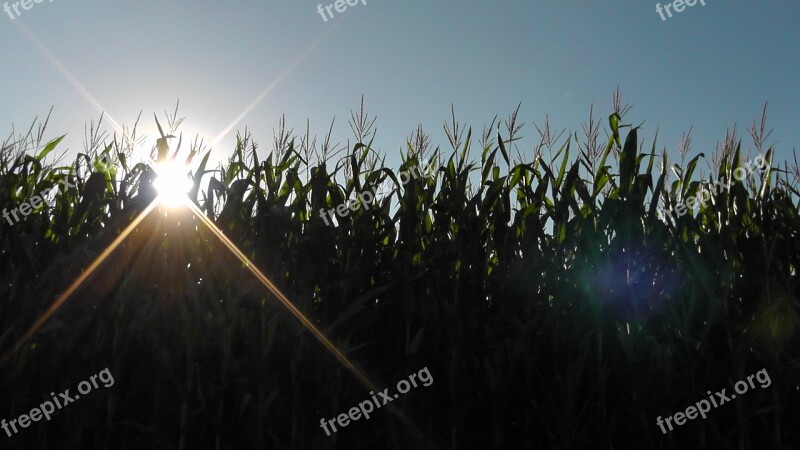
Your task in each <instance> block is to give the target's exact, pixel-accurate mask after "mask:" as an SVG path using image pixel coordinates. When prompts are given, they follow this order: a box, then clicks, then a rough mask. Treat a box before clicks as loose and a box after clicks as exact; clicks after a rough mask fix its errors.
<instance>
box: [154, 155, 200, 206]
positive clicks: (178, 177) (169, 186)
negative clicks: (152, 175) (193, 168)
mask: <svg viewBox="0 0 800 450" xmlns="http://www.w3.org/2000/svg"><path fill="white" fill-rule="evenodd" d="M152 167H153V170H155V172H156V179H155V181H154V182H153V185H154V186H155V188H156V191H157V192H158V202H159V203H161V204H162V205H164V206H168V207H171V208H175V207H179V206H182V205H186V203H187V202H188V201H189V197H188V194H189V191H190V190H191V189H192V179H191V178H190V177H189V167H188V166H187V165H186V164H183V163H181V162H180V161H174V160H173V161H166V162H160V163H154V164H152Z"/></svg>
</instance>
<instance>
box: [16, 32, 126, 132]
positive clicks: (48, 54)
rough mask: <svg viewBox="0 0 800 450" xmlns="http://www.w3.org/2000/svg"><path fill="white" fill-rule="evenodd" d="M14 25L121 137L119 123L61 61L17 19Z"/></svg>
mask: <svg viewBox="0 0 800 450" xmlns="http://www.w3.org/2000/svg"><path fill="white" fill-rule="evenodd" d="M14 23H16V24H17V26H18V27H19V29H20V30H22V34H24V35H25V37H26V38H27V39H28V40H29V41H31V43H32V44H33V45H34V46H35V47H36V49H37V50H39V53H41V54H42V55H44V57H45V58H46V59H47V60H48V61H50V63H51V64H52V65H54V66H55V67H56V69H58V71H59V72H61V74H62V75H64V77H65V78H66V79H67V81H69V82H70V84H71V85H72V87H74V88H75V89H76V90H77V91H78V93H79V94H80V95H81V96H82V97H83V98H84V99H85V100H86V101H87V102H89V103H90V104H91V105H92V106H93V107H94V108H95V109H97V111H98V112H100V113H103V114H104V115H105V116H106V117H107V118H108V121H109V122H110V123H111V126H113V127H114V129H115V130H116V131H117V132H119V133H120V134H121V135H122V134H124V131H123V129H122V127H121V126H120V125H119V123H117V121H116V120H114V118H113V117H111V114H109V113H108V112H106V111H105V110H104V109H103V107H102V106H100V103H98V101H97V100H95V99H94V97H92V94H90V93H89V91H87V90H86V89H85V88H84V87H83V85H81V83H80V82H78V80H77V79H76V78H75V77H74V76H73V75H72V73H71V72H70V71H69V70H67V68H66V67H64V65H63V64H61V61H59V60H58V58H56V57H55V55H53V53H51V52H50V50H48V49H47V47H45V46H44V44H42V42H41V41H40V40H39V39H38V38H37V37H36V36H35V35H34V34H33V33H32V32H31V31H30V30H29V29H28V27H26V26H25V25H23V24H22V22H21V21H20V20H19V18H18V19H17V20H15V21H14Z"/></svg>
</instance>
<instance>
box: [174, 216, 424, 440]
mask: <svg viewBox="0 0 800 450" xmlns="http://www.w3.org/2000/svg"><path fill="white" fill-rule="evenodd" d="M187 205H188V207H189V208H190V209H191V210H192V212H193V213H194V214H195V215H196V216H197V217H198V218H199V219H200V221H201V222H202V223H203V224H205V225H206V227H208V229H209V230H211V232H212V233H213V234H214V235H215V236H217V238H218V239H219V240H220V242H222V244H223V245H225V247H227V248H228V250H230V251H231V253H233V255H234V256H236V258H238V259H239V261H241V262H242V264H244V265H245V267H247V269H248V270H249V271H250V273H252V274H253V275H254V276H255V277H256V279H257V280H258V281H259V282H261V284H263V285H264V287H266V288H267V290H268V291H269V292H270V293H272V295H274V296H275V297H276V298H277V299H278V301H280V302H281V304H282V305H283V306H284V307H285V308H286V309H288V310H289V312H291V313H292V315H293V316H294V317H295V318H296V319H297V320H299V321H300V323H301V324H302V325H303V326H304V327H305V328H306V329H307V330H308V331H309V332H311V334H313V335H314V337H316V338H317V340H318V341H319V342H320V343H321V344H322V345H323V346H324V347H325V348H326V349H327V350H328V351H329V352H330V353H331V354H333V356H334V357H335V358H336V359H338V360H339V362H340V363H342V365H344V366H345V367H346V368H347V369H348V370H349V371H350V372H351V373H352V374H353V375H355V377H356V378H357V379H358V380H359V381H360V382H361V384H363V385H364V387H366V388H367V389H369V390H370V391H378V389H377V388H376V387H375V385H374V384H373V383H372V382H371V381H370V380H369V378H367V377H366V375H364V374H363V373H362V372H361V370H359V369H358V367H356V365H355V364H354V363H353V362H351V361H350V360H349V359H348V358H347V356H345V355H344V353H342V351H341V350H339V349H338V348H337V347H336V346H335V345H333V343H332V342H331V341H330V340H329V339H328V338H327V337H326V336H325V334H324V333H323V332H322V331H321V330H320V329H318V328H317V327H316V325H314V323H313V322H311V321H310V320H309V319H308V318H307V317H306V316H305V314H303V312H302V311H300V310H299V309H297V307H296V306H294V303H292V301H291V300H289V298H288V297H286V295H284V293H283V292H281V290H280V289H278V287H277V286H275V284H274V283H273V282H272V281H271V280H270V279H269V278H267V276H266V275H264V273H263V272H261V270H260V269H259V268H258V267H257V266H256V265H255V263H253V261H251V260H250V258H248V257H247V256H246V255H245V254H244V253H242V251H241V250H239V248H238V247H237V246H236V244H234V243H233V241H231V240H230V239H228V237H227V236H225V234H224V233H223V232H222V230H220V229H219V227H217V226H216V225H215V224H214V222H212V221H211V219H209V218H208V217H206V215H205V214H203V211H201V210H200V208H198V207H197V205H195V204H194V203H193V202H187ZM386 406H387V407H388V409H389V410H391V411H392V413H393V414H394V415H395V416H396V417H398V418H399V419H400V420H401V421H402V422H403V423H404V424H406V425H407V426H408V427H409V428H410V429H411V430H412V431H413V432H414V435H415V437H416V438H417V439H419V440H421V441H423V442H425V443H426V444H428V445H429V446H431V444H430V441H428V440H427V439H426V438H425V436H424V435H423V434H422V433H421V432H420V431H419V430H418V429H417V427H416V426H414V424H413V423H411V421H410V420H408V418H407V417H406V416H405V415H404V414H403V413H402V412H401V411H400V410H399V409H397V408H396V407H395V406H394V405H391V404H388V405H386Z"/></svg>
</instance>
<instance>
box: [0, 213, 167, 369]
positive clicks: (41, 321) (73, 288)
mask: <svg viewBox="0 0 800 450" xmlns="http://www.w3.org/2000/svg"><path fill="white" fill-rule="evenodd" d="M157 204H158V202H157V201H156V200H153V201H152V202H150V204H149V205H148V206H147V208H145V209H144V211H142V212H141V213H140V214H139V215H138V216H136V218H135V219H133V221H132V222H131V223H130V225H128V226H127V227H126V228H125V229H124V230H123V231H122V233H120V234H119V236H117V238H116V239H114V241H113V242H112V243H111V244H109V245H108V247H106V248H105V250H103V252H102V253H100V255H99V256H98V257H97V258H95V260H94V261H93V262H92V263H91V264H90V265H89V267H88V268H86V270H84V271H83V273H81V274H80V275H79V276H78V278H76V279H75V281H73V282H72V284H70V285H69V287H68V288H67V289H66V290H65V291H64V292H62V293H61V295H59V296H58V297H57V298H56V299H55V301H53V303H52V304H51V305H50V307H48V308H47V310H45V312H43V313H42V315H41V316H39V318H38V319H36V321H35V322H34V323H33V325H31V327H30V328H29V329H28V331H27V332H26V333H25V334H24V335H23V336H22V337H21V338H19V339H18V340H17V342H16V343H15V344H14V346H13V347H12V348H11V350H9V351H8V352H7V353H6V354H5V355H4V356H3V358H2V359H0V366H2V365H3V364H4V363H5V362H6V361H7V360H8V359H9V358H11V357H12V356H13V355H14V354H16V353H17V351H19V349H20V348H22V346H23V345H25V343H26V342H27V341H28V340H29V339H30V338H31V337H32V336H33V335H34V334H36V332H37V331H39V328H41V326H42V325H44V323H45V322H47V320H48V319H49V318H50V317H51V316H52V315H53V314H55V312H56V311H58V309H59V308H60V307H61V305H63V304H64V302H65V301H66V300H67V299H68V298H69V297H70V296H71V295H72V293H73V292H75V291H76V290H77V289H78V288H79V287H80V286H81V284H83V282H84V281H86V279H87V278H89V276H91V275H92V274H93V273H94V271H95V270H96V269H97V268H98V267H99V266H100V264H102V263H103V261H105V260H106V258H108V257H109V256H110V255H111V253H113V252H114V250H116V248H117V247H119V244H121V243H122V241H124V240H125V238H127V237H128V235H129V234H131V232H132V231H133V230H134V229H135V228H136V227H137V226H138V225H139V223H141V222H142V220H144V218H145V217H147V215H148V214H150V212H151V211H153V208H155V207H156V205H157Z"/></svg>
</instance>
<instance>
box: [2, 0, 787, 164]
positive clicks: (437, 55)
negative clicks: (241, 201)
mask: <svg viewBox="0 0 800 450" xmlns="http://www.w3.org/2000/svg"><path fill="white" fill-rule="evenodd" d="M366 3H367V4H366V5H362V4H360V3H359V4H358V5H357V6H352V7H348V9H347V10H346V11H345V12H343V13H336V16H335V17H334V18H332V19H329V20H328V21H327V22H325V21H323V19H322V17H321V16H320V15H319V14H318V13H317V5H318V4H319V2H308V1H303V0H301V1H286V0H270V1H266V2H265V1H255V0H244V1H239V2H236V3H233V2H231V3H223V2H211V1H203V0H201V1H192V2H189V1H184V0H174V1H158V2H156V1H137V2H107V1H99V0H54V1H52V2H50V1H47V0H45V1H44V2H43V3H38V4H34V5H33V7H32V8H31V9H30V10H27V11H22V14H21V16H20V17H17V18H15V19H14V20H11V18H10V17H9V16H8V14H5V13H4V14H2V15H0V42H2V44H1V45H2V47H3V49H2V52H3V53H2V55H3V63H2V67H3V68H4V70H2V71H0V83H2V86H3V89H2V93H1V94H0V96H2V102H0V124H1V125H2V128H0V131H1V132H2V134H3V135H4V137H5V136H7V135H8V133H9V132H10V131H11V127H12V124H14V125H16V126H17V128H18V129H20V128H25V127H27V126H28V125H29V124H30V123H31V121H32V119H33V118H34V117H35V116H37V115H39V116H43V115H46V113H47V111H48V110H49V109H50V107H51V106H54V111H53V116H52V120H51V123H50V127H49V130H48V133H47V137H48V138H52V137H55V136H58V135H60V134H63V133H67V134H68V136H67V139H66V141H65V144H66V146H67V147H69V149H70V152H69V154H70V155H74V154H75V153H76V152H77V151H81V150H82V148H83V145H82V142H83V137H84V133H83V131H84V124H86V123H87V122H89V121H90V120H96V119H97V118H98V117H99V111H98V109H97V107H96V106H95V105H93V104H92V103H91V102H90V101H89V100H87V97H86V96H85V95H82V94H81V92H80V90H79V89H77V88H76V84H75V83H73V82H70V80H69V77H68V76H67V75H66V74H65V73H64V72H63V71H61V70H59V69H58V68H57V67H56V65H57V63H55V62H54V60H51V59H49V58H48V57H47V56H46V53H47V52H50V53H51V54H52V55H53V57H54V58H55V59H56V60H58V61H59V62H60V64H61V65H63V68H64V69H65V70H66V71H67V72H69V73H70V74H71V76H72V77H74V80H75V81H76V82H77V83H78V84H80V85H81V86H83V88H84V89H85V91H86V92H87V93H88V94H89V95H90V96H91V97H92V98H94V99H95V101H96V102H97V104H98V105H99V107H100V108H102V109H103V110H105V111H106V113H107V114H108V115H109V116H110V117H112V118H113V119H114V120H116V121H117V122H118V123H121V124H126V125H132V124H133V121H134V119H135V118H136V116H137V115H138V113H139V112H140V111H142V112H143V116H142V117H143V122H142V125H143V126H142V127H141V131H143V132H145V133H148V134H152V133H153V132H154V131H155V127H154V123H153V120H152V116H153V113H158V114H159V116H162V115H163V112H164V111H165V110H169V111H171V110H172V109H173V108H174V106H175V102H176V100H178V99H180V103H181V107H180V115H182V116H185V117H186V122H185V125H184V127H182V128H183V129H184V131H185V132H187V133H193V132H199V133H200V134H201V135H202V136H203V137H204V138H205V139H206V141H207V142H210V141H214V140H215V138H219V142H218V144H217V145H215V146H214V152H215V155H216V157H217V158H219V157H226V156H227V155H228V154H230V152H231V150H232V147H233V138H234V136H235V131H236V130H243V129H244V128H245V126H246V127H248V129H249V130H250V131H252V133H253V136H254V137H255V139H256V140H257V141H259V142H260V143H261V144H262V148H263V149H264V150H265V151H266V149H267V148H268V147H269V144H270V143H271V139H272V129H273V128H274V127H275V126H276V124H277V122H278V119H279V117H280V116H281V115H282V114H285V115H286V118H287V123H288V125H289V126H290V127H293V128H295V129H296V130H302V129H304V128H305V124H306V119H308V120H310V123H311V131H312V133H315V134H317V135H320V136H321V135H323V134H324V133H325V132H326V131H327V129H328V127H329V126H330V122H331V120H332V119H333V118H334V117H336V125H335V127H334V135H333V136H334V141H341V142H344V141H346V140H347V139H348V138H350V139H352V134H351V132H350V129H349V127H348V126H347V120H348V118H349V115H350V111H351V110H354V109H357V108H358V106H359V103H360V99H361V96H362V94H363V95H364V98H365V107H366V110H367V112H368V113H370V114H373V115H377V117H378V120H377V122H376V125H377V127H378V134H377V139H376V141H375V146H376V147H377V149H378V150H380V151H383V152H387V153H389V155H390V158H389V162H394V163H395V164H396V162H397V161H398V158H397V154H398V150H400V149H401V147H403V145H404V143H405V139H406V137H407V136H408V135H409V134H410V133H411V132H412V131H413V130H414V129H415V128H416V126H417V124H422V125H423V126H424V128H425V129H426V130H427V131H428V132H429V133H430V134H431V136H432V142H433V144H434V146H435V145H442V147H443V148H446V142H447V140H446V138H445V136H444V133H443V131H442V123H443V122H444V121H446V120H447V119H448V118H449V117H450V107H451V105H453V106H454V107H455V111H456V117H457V119H459V120H460V121H461V122H464V123H466V124H468V125H471V126H472V127H473V128H474V130H475V131H480V130H481V129H482V128H483V125H484V124H486V123H488V122H490V121H491V119H492V118H493V117H494V116H495V115H499V116H500V117H501V118H504V117H506V116H507V115H508V114H509V113H510V112H511V111H513V109H514V108H515V107H516V105H517V104H518V103H521V104H522V108H521V115H520V118H521V120H522V121H525V122H527V123H528V125H526V127H525V128H524V129H523V132H522V136H524V137H525V139H524V140H523V141H522V142H521V144H520V150H521V151H522V152H523V154H526V155H530V153H531V149H532V147H533V145H534V144H535V142H536V140H535V136H536V133H535V130H534V129H533V128H532V127H531V126H530V123H531V122H536V123H539V124H541V123H542V122H543V120H544V118H545V116H546V115H548V116H549V118H550V121H551V124H552V125H553V127H554V128H558V129H560V128H567V129H568V130H575V131H579V130H580V124H581V122H583V121H586V119H587V117H588V111H589V107H590V105H592V104H594V106H595V112H596V113H597V114H598V115H599V116H600V117H602V118H603V120H604V126H605V117H607V116H608V114H609V113H610V112H611V94H612V92H613V91H614V90H615V89H616V88H617V86H619V87H620V89H621V91H622V95H623V101H624V102H625V103H629V104H631V105H633V109H632V110H631V112H630V113H629V115H628V116H627V118H628V119H629V121H632V122H634V123H637V124H638V123H640V122H642V121H645V120H646V122H645V124H644V127H643V131H642V134H641V136H643V137H644V138H645V139H646V140H645V142H647V145H648V146H649V144H650V142H651V140H652V138H653V136H654V133H655V131H656V129H657V128H658V130H659V141H658V144H659V148H662V147H667V148H668V149H669V151H670V152H671V155H672V157H673V161H674V155H676V152H675V148H676V146H677V143H678V141H679V140H680V137H681V134H682V133H683V132H685V131H687V130H688V129H689V127H690V126H694V130H693V133H692V135H693V138H694V146H693V148H692V154H696V153H699V152H705V153H706V155H708V156H710V154H711V153H713V151H714V148H715V146H716V142H718V141H719V140H721V139H723V137H724V136H725V132H726V129H728V128H729V127H731V126H733V125H734V124H738V129H739V131H740V132H741V133H740V134H741V135H744V136H746V133H745V128H746V126H747V125H749V124H750V123H751V122H752V121H753V120H754V119H757V118H758V117H759V114H760V111H761V108H762V106H763V104H764V103H765V102H768V104H769V107H768V114H769V121H768V125H769V126H770V127H771V128H774V129H775V131H774V133H773V135H772V137H771V139H770V141H769V142H770V143H777V146H776V148H777V150H778V159H781V160H783V159H785V158H788V157H789V156H790V155H791V152H792V149H793V148H795V147H797V144H798V142H800V131H798V126H797V125H798V119H800V95H798V92H799V90H798V77H799V75H798V74H800V63H798V58H797V56H798V55H799V54H800V51H798V50H800V31H798V27H797V25H796V24H797V22H798V18H800V4H798V3H797V2H796V1H790V0H771V1H760V2H757V1H753V0H750V1H737V2H729V1H726V2H723V1H721V0H706V5H705V6H702V5H700V4H699V3H698V4H697V5H695V6H693V7H687V8H686V9H685V10H684V11H683V12H682V13H679V14H675V13H673V17H672V18H670V19H667V20H666V21H662V20H661V17H660V16H659V15H658V13H656V2H650V1H644V2H636V3H635V4H634V3H633V2H620V1H603V2H598V1H595V0H580V1H571V2H556V1H521V0H510V1H504V2H455V1H442V2H436V3H435V4H429V2H422V1H418V0H411V1H405V2H388V1H381V0H366ZM324 5H327V3H323V6H324ZM0 6H2V5H0ZM26 30H28V31H26ZM28 32H29V33H30V36H32V37H33V38H31V37H30V36H29V35H28V34H27V33H28ZM34 39H38V41H39V42H41V45H42V47H43V48H44V49H46V50H42V49H41V48H38V47H37V45H35V44H34V42H33V40H34ZM259 96H262V98H261V101H259V102H254V101H255V100H257V99H258V98H259ZM251 106H252V108H251V109H250V108H249V107H251ZM245 112H246V114H245ZM239 117H240V118H241V120H239V121H236V122H234V119H236V118H239ZM231 125H233V128H232V129H231V131H230V132H228V133H226V134H222V133H223V131H225V130H226V129H227V128H228V127H230V126H231ZM106 127H107V128H108V129H109V130H110V131H112V132H113V128H111V127H110V125H109V123H106ZM745 143H746V144H749V141H745ZM745 147H746V148H750V147H751V146H750V145H745ZM62 150H63V149H62ZM473 154H475V153H473Z"/></svg>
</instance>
